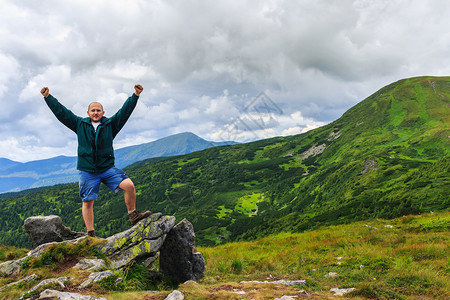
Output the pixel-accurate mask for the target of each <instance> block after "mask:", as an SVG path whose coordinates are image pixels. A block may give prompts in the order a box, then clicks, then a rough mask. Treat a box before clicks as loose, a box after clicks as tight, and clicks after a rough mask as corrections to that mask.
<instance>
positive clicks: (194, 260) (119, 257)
mask: <svg viewBox="0 0 450 300" xmlns="http://www.w3.org/2000/svg"><path fill="white" fill-rule="evenodd" d="M49 220H50V221H49ZM60 221H61V219H60V218H59V217H58V216H49V217H31V218H28V219H27V221H26V222H27V224H28V225H27V228H28V229H29V232H30V234H29V235H30V238H32V237H33V239H34V243H36V244H39V246H37V247H36V248H34V249H33V250H31V251H30V252H28V254H27V256H26V257H24V258H21V259H18V260H14V261H7V262H3V263H1V264H0V274H1V275H3V276H11V275H15V274H18V273H19V272H20V267H21V265H22V263H23V262H24V261H25V260H26V259H28V258H31V257H38V256H39V255H41V254H42V253H43V252H44V251H46V249H48V247H49V246H50V245H53V244H57V243H72V244H76V243H78V242H79V241H81V240H84V239H86V238H88V237H87V236H86V235H85V234H83V235H82V236H81V237H77V238H74V239H68V240H64V241H60V240H62V239H63V238H68V237H69V235H67V234H66V233H67V232H69V233H70V232H72V231H71V230H70V229H69V228H67V227H65V226H64V225H62V222H60ZM38 224H44V225H42V227H39V226H38ZM30 228H37V229H36V230H34V229H33V230H30ZM45 228H47V230H49V231H50V232H49V233H46V232H44V231H43V230H44V229H45ZM31 232H32V233H31ZM37 232H41V233H42V235H43V236H44V237H45V238H41V239H38V238H37V237H35V236H34V234H36V233H37ZM56 233H58V234H56ZM75 236H76V235H75ZM70 237H71V238H72V237H74V236H70ZM89 239H90V238H89ZM55 240H56V241H55ZM44 241H46V242H45V243H44ZM92 246H93V247H96V248H97V249H98V250H99V251H100V252H101V253H102V254H105V255H106V257H107V261H108V264H106V262H105V261H104V260H101V259H90V258H84V259H81V260H80V261H79V262H78V263H77V265H76V266H75V267H76V268H78V269H80V270H87V271H97V270H99V269H102V268H113V269H118V268H123V267H126V266H128V265H130V264H132V263H135V262H136V263H142V264H143V265H144V266H145V267H150V266H151V265H152V264H153V263H154V262H155V261H156V260H157V258H158V256H159V257H160V270H161V272H163V274H165V275H167V276H168V277H170V278H171V279H173V280H174V281H179V283H182V282H186V281H188V280H194V281H195V280H198V279H199V278H201V277H202V276H204V273H205V260H204V258H203V256H202V254H201V253H199V252H197V251H196V247H195V233H194V229H193V226H192V224H191V223H190V222H189V221H187V220H186V219H184V220H182V221H181V222H180V223H178V224H177V225H176V226H175V217H173V216H162V215H161V213H156V214H152V215H150V216H149V217H148V218H146V219H144V220H142V221H140V222H139V223H138V224H136V225H134V226H133V227H132V228H130V229H128V230H126V231H123V232H120V233H118V234H115V235H113V236H111V237H108V238H107V239H95V243H92ZM161 257H162V258H161ZM161 262H162V265H161ZM93 274H94V275H92V274H91V275H92V276H93V277H90V278H89V279H88V280H86V281H85V282H83V284H82V285H83V287H86V286H88V285H90V284H92V283H94V282H96V281H97V280H100V279H98V278H99V277H98V276H99V274H102V275H105V274H106V275H107V276H111V275H112V274H113V272H112V271H105V272H97V273H93ZM106 275H105V276H106ZM101 278H103V277H101ZM52 280H53V281H52V282H47V281H43V283H41V284H40V285H43V284H53V283H57V284H58V283H59V284H60V285H63V282H62V281H61V280H59V279H58V280H57V281H55V280H56V279H52ZM38 286H39V285H38ZM38 286H37V287H38ZM37 287H35V288H37Z"/></svg>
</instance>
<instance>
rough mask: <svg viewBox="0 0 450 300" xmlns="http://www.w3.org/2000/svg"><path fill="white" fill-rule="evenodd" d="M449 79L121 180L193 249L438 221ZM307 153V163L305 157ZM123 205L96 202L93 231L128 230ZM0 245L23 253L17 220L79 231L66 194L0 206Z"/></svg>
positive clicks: (443, 196) (73, 202)
mask: <svg viewBox="0 0 450 300" xmlns="http://www.w3.org/2000/svg"><path fill="white" fill-rule="evenodd" d="M449 99H450V78H449V77H419V78H411V79H406V80H401V81H398V82H396V83H393V84H391V85H389V86H386V87H384V88H382V89H381V90H379V91H377V92H376V93H374V94H373V95H371V96H370V97H368V98H367V99H365V100H364V101H362V102H360V103H359V104H357V105H356V106H354V107H353V108H351V109H350V110H348V111H347V112H346V113H345V114H344V115H343V116H342V117H341V118H339V119H338V120H336V121H335V122H333V123H331V124H328V125H326V126H323V127H321V128H318V129H315V130H312V131H309V132H307V133H305V134H301V135H295V136H289V137H278V138H272V139H267V140H261V141H256V142H252V143H247V144H240V145H233V146H226V147H216V148H211V149H207V150H204V151H199V152H195V153H191V154H188V155H183V156H176V157H170V158H166V159H150V160H146V161H143V162H140V163H136V164H134V165H132V166H130V167H129V168H127V169H126V171H127V172H128V174H129V175H130V177H131V178H132V179H133V181H134V182H135V184H136V189H137V193H138V204H137V205H138V209H139V208H144V207H145V208H150V209H151V210H152V211H161V212H162V213H164V214H171V215H175V216H176V217H177V218H178V219H181V218H188V219H189V220H190V221H191V222H192V223H193V224H194V228H195V230H196V235H197V241H198V243H199V244H200V245H216V244H220V243H224V242H229V241H233V240H239V239H255V238H260V237H263V236H266V235H269V234H275V233H277V232H280V231H292V232H301V231H303V230H308V229H311V228H317V227H319V226H323V225H334V224H342V223H349V222H354V221H358V220H365V219H373V218H394V217H398V216H402V215H407V214H417V213H422V212H428V211H430V210H433V211H441V210H448V208H449V206H450V195H449V184H448V181H449V176H450V175H449V174H450V172H449V167H450V158H449V153H450V143H449V138H448V137H449V136H450V105H449V103H450V100H449ZM311 149H316V150H320V151H323V152H321V153H319V152H320V151H318V152H317V153H316V154H315V155H310V156H309V157H306V156H305V153H308V152H310V151H309V150H311ZM122 197H123V196H122V195H120V194H119V195H113V194H112V193H108V192H106V190H105V189H103V190H102V191H101V196H100V198H99V199H98V201H96V205H95V214H96V225H97V228H96V230H97V232H98V233H99V234H100V236H109V235H111V234H113V233H116V232H119V231H123V230H125V229H127V228H128V226H129V225H128V222H127V219H126V215H125V207H124V204H123V198H122ZM0 211H2V214H3V215H2V218H1V220H0V230H1V231H2V232H1V233H2V235H1V236H0V239H1V240H0V243H3V244H11V245H24V244H25V243H26V242H27V237H26V235H25V234H24V233H23V229H22V225H23V220H24V219H25V218H26V217H29V216H33V215H38V214H45V215H48V214H58V215H60V216H61V217H62V218H63V222H64V224H65V225H66V226H68V227H70V228H71V229H73V230H76V231H82V230H84V226H83V222H82V219H81V211H80V203H79V199H78V195H77V185H76V184H72V185H67V186H64V187H57V188H54V189H49V190H46V191H41V192H38V193H34V194H28V195H25V196H20V197H16V198H9V199H0Z"/></svg>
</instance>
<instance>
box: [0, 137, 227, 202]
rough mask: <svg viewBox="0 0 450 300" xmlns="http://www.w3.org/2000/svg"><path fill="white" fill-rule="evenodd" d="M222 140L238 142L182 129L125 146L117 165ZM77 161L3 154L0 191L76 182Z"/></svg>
mask: <svg viewBox="0 0 450 300" xmlns="http://www.w3.org/2000/svg"><path fill="white" fill-rule="evenodd" d="M222 144H235V142H232V141H225V142H211V141H207V140H205V139H202V138H201V137H199V136H197V135H195V134H194V133H192V132H182V133H178V134H173V135H170V136H167V137H164V138H161V139H158V140H155V141H152V142H149V143H143V144H140V145H134V146H128V147H123V148H120V149H117V150H115V151H114V153H115V156H116V166H117V167H118V168H124V167H126V166H127V165H130V164H132V163H134V162H136V161H139V160H143V159H147V158H152V157H159V156H162V157H164V156H172V155H181V154H187V153H190V152H194V151H199V150H203V149H205V148H209V147H215V146H218V145H222ZM76 164H77V157H75V156H63V155H60V156H56V157H52V158H47V159H42V160H35V161H29V162H25V163H20V162H16V161H13V160H10V159H6V158H0V193H5V192H14V191H16V192H17V191H21V190H25V189H30V188H39V187H43V186H52V185H56V184H63V183H70V182H76V181H78V170H76Z"/></svg>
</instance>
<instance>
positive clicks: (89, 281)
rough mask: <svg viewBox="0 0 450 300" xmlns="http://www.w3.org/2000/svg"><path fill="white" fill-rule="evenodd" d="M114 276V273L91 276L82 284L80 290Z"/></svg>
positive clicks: (97, 273)
mask: <svg viewBox="0 0 450 300" xmlns="http://www.w3.org/2000/svg"><path fill="white" fill-rule="evenodd" d="M112 275H114V273H113V272H112V271H103V272H94V273H92V274H90V275H89V278H88V279H87V280H86V281H84V282H83V283H82V284H80V288H83V289H84V288H86V287H88V286H89V285H90V284H92V283H95V282H97V281H99V280H102V279H103V278H108V277H110V276H112Z"/></svg>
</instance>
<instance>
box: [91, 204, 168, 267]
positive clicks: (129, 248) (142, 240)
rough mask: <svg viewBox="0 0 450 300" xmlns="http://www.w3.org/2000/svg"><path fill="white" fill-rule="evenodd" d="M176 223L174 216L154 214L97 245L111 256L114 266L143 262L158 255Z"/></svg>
mask: <svg viewBox="0 0 450 300" xmlns="http://www.w3.org/2000/svg"><path fill="white" fill-rule="evenodd" d="M174 224H175V217H173V216H161V214H160V213H157V214H152V215H150V216H149V217H148V218H146V219H145V220H143V221H141V222H139V223H138V224H136V225H135V226H133V227H132V228H130V229H128V230H126V231H123V232H120V233H118V234H115V235H113V236H110V237H109V238H107V239H106V241H105V242H103V243H100V244H98V245H96V247H97V248H98V249H99V250H100V252H102V253H104V254H106V255H107V256H108V257H109V259H110V260H111V265H112V266H113V267H114V268H121V267H124V266H125V265H127V264H129V263H130V262H132V261H137V262H142V261H145V260H146V259H148V258H149V257H153V256H156V255H157V253H158V251H159V250H160V248H161V246H162V245H163V243H164V241H165V239H166V235H167V233H168V232H169V231H170V230H172V228H173V226H174Z"/></svg>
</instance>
